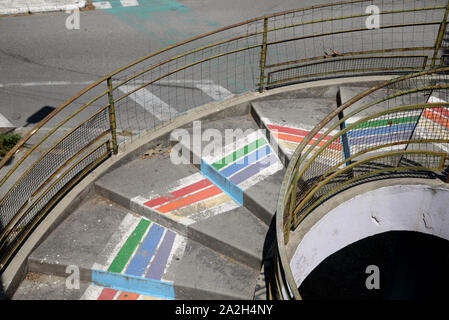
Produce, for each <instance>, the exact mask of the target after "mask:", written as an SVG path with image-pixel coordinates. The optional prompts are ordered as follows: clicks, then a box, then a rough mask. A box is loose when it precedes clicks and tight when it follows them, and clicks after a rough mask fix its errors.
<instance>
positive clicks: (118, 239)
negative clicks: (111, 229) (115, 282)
mask: <svg viewBox="0 0 449 320" xmlns="http://www.w3.org/2000/svg"><path fill="white" fill-rule="evenodd" d="M140 220H141V218H140V217H136V216H134V215H132V214H130V213H128V214H127V215H126V216H125V218H123V220H122V222H121V223H120V226H119V227H118V230H117V231H116V232H115V233H113V234H112V236H111V238H110V239H109V241H108V244H107V245H106V247H105V248H104V249H103V252H106V253H107V260H106V261H105V262H104V264H103V265H102V264H98V263H94V264H93V266H92V269H94V270H101V271H106V270H107V269H108V268H109V266H110V265H111V263H112V261H113V260H114V258H115V256H116V255H117V253H118V252H119V251H120V249H121V247H122V246H123V244H124V243H125V242H126V240H127V239H128V238H129V236H130V235H131V233H132V232H133V231H134V229H135V228H136V226H137V225H138V224H139V222H140Z"/></svg>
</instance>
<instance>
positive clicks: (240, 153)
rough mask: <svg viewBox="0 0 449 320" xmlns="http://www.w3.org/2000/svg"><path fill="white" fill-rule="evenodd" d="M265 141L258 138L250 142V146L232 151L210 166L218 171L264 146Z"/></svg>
mask: <svg viewBox="0 0 449 320" xmlns="http://www.w3.org/2000/svg"><path fill="white" fill-rule="evenodd" d="M266 143H267V141H266V140H265V138H263V137H262V138H260V139H258V140H256V141H253V142H251V143H250V144H247V145H246V146H244V147H242V148H240V149H238V150H236V151H234V152H233V153H231V154H228V155H227V156H225V157H224V158H222V159H220V160H218V161H217V162H215V163H213V164H212V167H214V168H215V169H216V170H220V169H221V168H223V167H226V166H227V165H228V164H230V163H232V162H234V161H235V160H237V159H239V158H242V157H244V156H246V155H247V154H248V153H249V152H252V151H254V150H256V149H258V148H260V147H261V146H263V145H265V144H266Z"/></svg>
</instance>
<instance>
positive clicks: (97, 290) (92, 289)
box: [80, 285, 103, 300]
mask: <svg viewBox="0 0 449 320" xmlns="http://www.w3.org/2000/svg"><path fill="white" fill-rule="evenodd" d="M102 290H103V287H99V286H94V285H90V286H89V287H87V289H86V291H84V293H83V295H82V296H81V298H80V300H97V298H98V297H99V296H100V294H101V291H102Z"/></svg>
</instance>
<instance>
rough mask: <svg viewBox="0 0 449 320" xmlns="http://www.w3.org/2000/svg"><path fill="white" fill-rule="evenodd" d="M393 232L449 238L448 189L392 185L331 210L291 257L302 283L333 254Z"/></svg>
mask: <svg viewBox="0 0 449 320" xmlns="http://www.w3.org/2000/svg"><path fill="white" fill-rule="evenodd" d="M388 231H416V232H422V233H427V234H431V235H434V236H437V237H440V238H443V239H446V240H449V189H446V188H444V187H431V186H427V185H394V186H388V187H383V188H379V189H376V190H373V191H369V192H366V193H363V194H360V195H358V196H356V197H354V198H352V199H350V200H349V201H346V202H344V203H343V204H341V205H339V206H337V207H336V208H334V209H332V210H331V211H329V213H327V214H326V215H324V216H323V217H322V218H321V219H320V220H319V221H318V222H317V223H316V224H315V225H313V227H312V228H311V229H310V230H309V231H308V232H307V233H306V234H305V236H304V237H303V239H302V241H301V242H300V244H299V246H298V247H297V248H296V251H295V253H294V255H293V257H292V260H291V261H290V267H291V270H292V272H293V276H294V279H295V282H296V284H297V286H298V287H299V286H300V285H301V283H302V282H303V281H304V279H305V278H306V277H307V276H308V275H309V274H310V273H311V272H312V271H313V269H315V268H316V267H317V266H318V265H319V264H320V263H321V262H322V261H323V260H324V259H326V258H327V257H328V256H330V255H332V254H333V253H335V252H337V251H339V250H341V249H343V248H344V247H346V246H348V245H350V244H351V243H354V242H356V241H359V240H361V239H364V238H366V237H369V236H373V235H376V234H379V233H383V232H388Z"/></svg>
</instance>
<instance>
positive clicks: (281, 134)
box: [267, 124, 342, 151]
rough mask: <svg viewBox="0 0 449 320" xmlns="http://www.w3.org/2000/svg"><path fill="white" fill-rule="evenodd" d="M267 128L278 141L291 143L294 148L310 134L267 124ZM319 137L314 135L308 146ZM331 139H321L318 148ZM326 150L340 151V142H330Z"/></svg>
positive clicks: (326, 137)
mask: <svg viewBox="0 0 449 320" xmlns="http://www.w3.org/2000/svg"><path fill="white" fill-rule="evenodd" d="M267 127H268V129H269V130H270V131H271V134H272V135H273V136H274V137H275V138H277V139H278V140H281V141H285V142H287V143H293V144H296V146H297V145H298V144H300V143H301V142H302V141H303V140H304V138H305V137H306V136H307V135H308V134H309V132H310V131H307V130H303V129H299V128H289V127H282V126H277V125H273V124H267ZM321 137H322V135H321V134H316V135H315V136H314V137H313V139H312V140H311V141H310V142H309V145H312V144H314V143H315V142H316V141H317V139H319V138H321ZM331 138H332V136H330V135H328V136H325V137H323V139H322V140H321V141H320V142H319V143H318V146H319V147H321V146H323V145H324V144H325V143H326V142H327V141H328V140H329V139H331ZM295 148H296V147H295ZM328 148H329V149H331V150H335V151H341V150H342V147H341V144H340V141H335V142H332V143H331V144H330V145H329V146H328Z"/></svg>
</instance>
